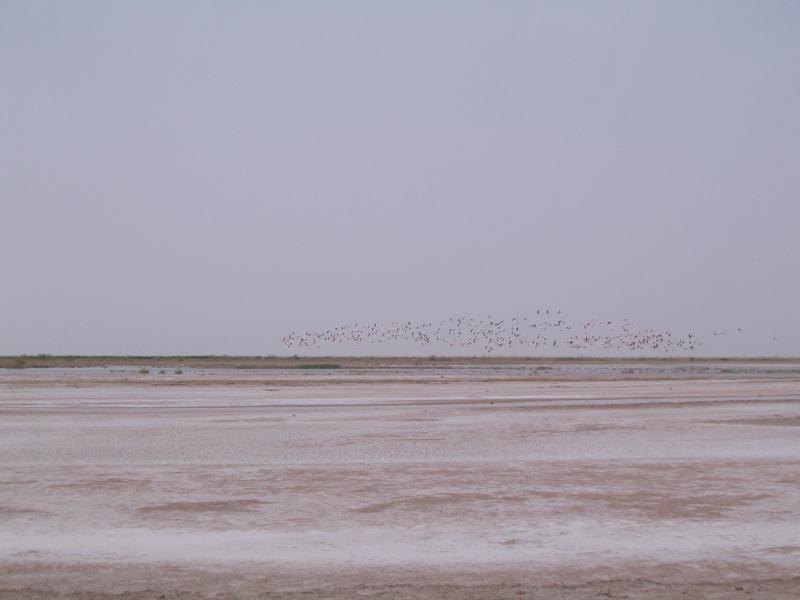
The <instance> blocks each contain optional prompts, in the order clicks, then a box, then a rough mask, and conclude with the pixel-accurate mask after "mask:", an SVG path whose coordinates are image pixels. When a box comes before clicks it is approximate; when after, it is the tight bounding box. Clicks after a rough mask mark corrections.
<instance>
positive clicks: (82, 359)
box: [0, 354, 800, 369]
mask: <svg viewBox="0 0 800 600" xmlns="http://www.w3.org/2000/svg"><path fill="white" fill-rule="evenodd" d="M720 362H722V363H742V362H744V363H784V364H785V363H800V357H753V356H736V357H732V356H726V357H710V356H707V357H696V356H668V357H663V356H662V357H658V356H649V357H648V356H630V357H627V356H614V357H568V356H558V357H546V356H334V355H331V356H301V355H292V356H228V355H194V356H191V355H189V356H167V355H165V356H141V355H48V354H39V355H24V354H22V355H12V356H0V368H7V369H8V368H18V369H28V368H68V367H103V366H121V365H125V366H148V367H190V368H223V369H292V368H306V369H308V368H318V369H319V368H322V369H324V368H359V369H379V368H387V367H394V368H397V367H414V368H425V367H436V368H443V367H451V366H452V367H455V366H460V365H470V366H477V365H486V366H503V365H545V364H613V363H650V364H652V363H663V364H676V363H701V364H702V363H720Z"/></svg>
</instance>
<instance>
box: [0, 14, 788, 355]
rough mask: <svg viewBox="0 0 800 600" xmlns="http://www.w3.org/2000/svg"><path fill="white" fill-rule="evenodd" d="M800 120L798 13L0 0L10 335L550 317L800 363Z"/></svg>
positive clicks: (0, 165)
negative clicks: (645, 330)
mask: <svg viewBox="0 0 800 600" xmlns="http://www.w3.org/2000/svg"><path fill="white" fill-rule="evenodd" d="M798 107H800V4H798V3H796V2H791V1H786V2H781V1H752V2H738V1H724V2H723V1H720V2H714V1H700V2H697V1H686V2H681V1H669V2H667V1H664V2H647V1H641V2H623V1H614V2H611V1H607V2H580V1H574V2H572V1H571V2H555V1H552V2H533V1H530V2H513V1H509V2H488V1H487V2H467V1H440V2H369V1H363V2H350V1H345V0H342V1H338V2H310V1H309V2H294V1H290V2H260V1H259V2H255V1H254V2H247V1H239V2H225V3H222V2H194V1H192V2H189V1H185V2H178V1H175V2H160V1H158V2H156V1H141V2H138V1H137V2H133V1H129V2H105V1H100V0H98V1H95V2H88V1H84V0H76V1H73V2H42V1H36V0H4V1H3V2H2V3H0V282H2V283H1V284H0V354H21V353H24V354H37V353H51V354H212V353H213V354H258V355H264V354H287V353H293V352H294V350H288V349H287V348H286V347H284V345H283V344H282V343H281V336H283V335H284V334H286V333H288V332H290V331H304V330H307V329H324V328H328V327H333V326H336V325H339V324H343V323H354V322H366V321H374V322H378V323H383V322H391V321H394V320H406V319H408V320H436V319H445V318H448V317H451V316H455V315H471V316H481V315H488V314H492V315H503V316H507V317H511V316H515V315H518V316H524V315H529V314H531V313H532V312H535V310H536V309H537V308H539V307H552V308H557V309H559V310H562V311H563V313H564V314H565V315H569V316H570V318H574V319H584V318H595V317H597V318H609V319H621V318H629V319H631V320H632V321H634V322H636V323H640V324H641V325H642V326H652V327H655V328H663V329H669V330H671V331H676V332H687V331H694V332H696V334H697V335H703V334H704V332H705V333H708V332H711V331H713V330H718V329H731V328H742V330H743V332H744V334H742V335H739V336H736V337H732V336H728V337H726V338H724V339H723V338H721V337H720V338H719V339H715V340H709V342H708V343H707V344H706V346H704V347H703V348H702V351H701V352H700V353H701V354H714V355H757V356H772V355H792V356H800V194H798V192H799V191H800V110H798ZM403 350H404V353H409V352H415V351H416V352H419V353H421V354H423V355H428V354H431V353H435V352H436V351H437V349H431V348H419V349H413V348H412V349H410V350H408V349H405V348H404V349H403ZM406 350H407V351H406ZM393 351H396V349H395V348H391V347H388V346H387V347H385V348H381V349H380V350H379V352H384V353H392V352H393ZM332 352H335V353H345V354H359V353H373V352H375V350H374V349H373V348H363V347H356V346H352V347H350V346H344V347H343V346H339V347H336V348H325V347H323V348H320V349H319V351H318V353H320V354H326V353H332ZM444 352H445V351H444V350H441V353H444ZM476 353H480V352H477V351H476Z"/></svg>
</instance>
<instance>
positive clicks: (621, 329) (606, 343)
mask: <svg viewBox="0 0 800 600" xmlns="http://www.w3.org/2000/svg"><path fill="white" fill-rule="evenodd" d="M737 332H738V333H741V329H738V330H737ZM714 335H715V336H716V335H727V332H714ZM282 341H283V343H284V344H285V345H286V346H287V347H288V348H306V349H317V348H320V347H322V346H323V345H325V346H327V345H338V344H348V345H350V344H355V345H360V344H390V343H397V342H411V343H415V344H418V345H419V346H422V347H425V346H429V345H435V346H444V347H448V348H455V349H462V348H476V349H482V350H483V351H484V352H486V353H488V354H491V353H493V352H511V351H512V350H513V349H514V348H515V347H516V348H523V347H524V348H531V349H542V350H543V351H544V350H548V351H551V352H552V351H563V350H565V349H571V350H603V351H616V350H622V351H631V352H637V351H663V352H674V351H687V350H695V349H697V348H699V347H700V346H702V342H701V341H700V340H699V339H698V338H697V337H696V336H695V335H694V334H692V333H687V334H685V335H683V336H679V335H673V333H672V332H671V331H657V330H654V329H649V328H642V327H638V326H636V325H634V324H633V323H631V322H630V321H629V320H628V319H623V320H621V321H610V320H598V319H591V320H588V321H580V322H568V321H566V320H565V319H564V318H563V317H562V316H561V311H560V310H550V309H539V310H537V311H536V315H535V316H533V315H532V316H531V317H513V318H511V319H498V318H493V317H492V316H491V315H489V316H487V317H486V318H475V317H451V318H448V319H443V320H441V321H437V322H433V321H425V322H413V321H394V322H392V323H390V324H388V325H382V324H378V323H354V324H352V325H339V326H337V327H334V328H332V329H326V330H324V331H304V332H302V333H295V332H292V333H290V334H289V335H285V336H283V338H282Z"/></svg>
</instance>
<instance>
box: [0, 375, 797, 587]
mask: <svg viewBox="0 0 800 600" xmlns="http://www.w3.org/2000/svg"><path fill="white" fill-rule="evenodd" d="M143 364H144V365H145V366H144V367H142V365H143ZM135 365H136V366H126V365H122V364H120V363H113V364H109V365H103V364H99V363H98V364H95V363H92V364H87V365H84V366H82V367H80V368H40V369H0V598H17V597H30V598H40V597H41V598H45V597H53V596H63V597H69V598H112V597H124V598H160V597H176V598H184V597H186V598H189V597H215V598H218V597H254V598H261V597H264V598H271V597H287V598H293V597H298V598H299V597H305V598H308V597H329V598H351V597H358V596H362V597H363V596H366V597H387V598H389V597H409V598H410V597H419V598H493V597H498V598H500V597H502V598H505V597H508V598H512V597H513V598H517V597H534V598H590V597H630V598H638V597H648V598H737V597H741V598H797V597H800V578H798V574H800V364H798V363H797V362H796V361H780V362H774V363H772V362H769V361H757V362H755V361H739V362H735V361H734V362H731V361H725V362H722V363H715V362H702V363H697V362H691V363H683V362H680V361H651V362H647V361H634V362H631V363H615V362H613V361H586V362H583V363H581V362H577V361H567V362H558V361H553V362H552V363H547V361H536V362H530V361H528V362H525V361H522V362H520V363H514V362H513V361H507V362H503V363H491V362H488V363H480V362H478V361H475V360H469V361H465V362H463V363H458V362H457V361H449V362H448V363H447V364H446V365H438V366H435V367H431V366H430V365H425V366H424V367H423V366H420V365H419V364H397V363H391V361H389V362H387V361H383V362H380V363H375V364H369V363H360V364H352V365H349V366H346V367H345V368H337V369H318V368H312V369H308V370H306V369H297V368H291V366H287V365H285V364H281V365H271V366H270V367H269V368H261V367H263V365H260V366H259V365H251V367H250V368H247V369H229V368H224V367H223V366H219V365H216V364H214V365H207V366H203V365H194V366H192V365H191V364H190V363H189V362H187V361H183V362H180V361H177V362H175V363H171V362H168V361H165V362H157V361H153V362H152V363H151V366H150V367H149V368H148V367H147V366H146V363H142V362H136V363H135ZM39 366H48V365H39ZM51 366H61V365H51ZM178 367H180V373H176V369H177V368H178ZM143 368H145V369H146V370H147V371H148V372H147V373H140V372H139V371H140V370H142V369H143ZM159 371H163V373H160V372H159Z"/></svg>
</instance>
